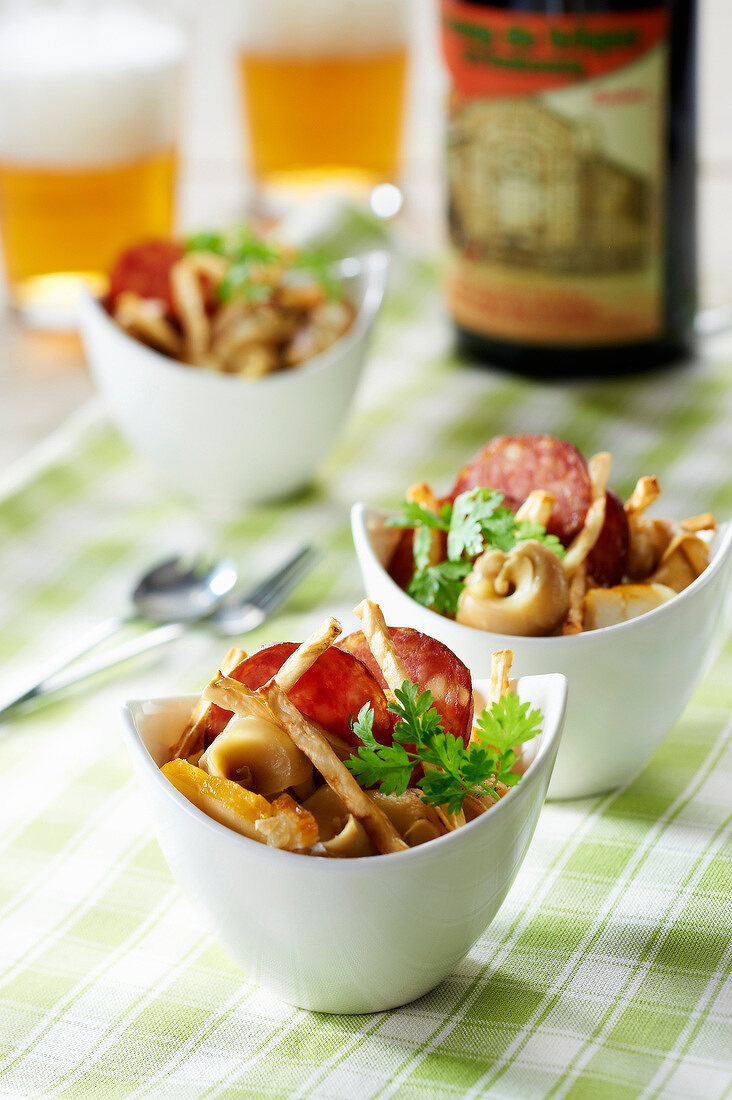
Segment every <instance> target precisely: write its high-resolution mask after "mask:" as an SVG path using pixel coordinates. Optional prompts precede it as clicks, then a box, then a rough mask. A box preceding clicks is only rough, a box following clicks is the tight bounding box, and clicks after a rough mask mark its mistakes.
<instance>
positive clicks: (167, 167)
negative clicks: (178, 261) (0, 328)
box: [0, 0, 184, 327]
mask: <svg viewBox="0 0 732 1100" xmlns="http://www.w3.org/2000/svg"><path fill="white" fill-rule="evenodd" d="M183 47H184V42H183V38H182V35H181V33H180V31H179V30H178V28H177V27H175V26H173V25H172V24H170V23H168V22H167V21H164V20H161V19H160V18H157V17H156V16H154V15H152V14H150V13H149V12H147V11H144V10H143V9H141V8H139V7H133V6H128V5H126V4H124V3H106V2H102V3H93V4H92V3H88V2H87V3H83V2H79V0H77V2H76V3H73V2H71V3H68V2H67V3H63V2H62V3H59V4H55V5H53V6H50V5H47V4H43V3H40V2H38V0H31V2H30V3H24V4H23V5H17V6H16V7H15V8H12V7H11V8H10V9H9V10H8V12H7V13H6V15H5V16H4V17H3V20H2V23H1V24H0V239H1V241H2V249H3V256H4V262H5V269H6V275H7V280H8V286H9V293H10V299H11V302H12V303H13V304H14V305H15V306H16V307H17V308H18V309H19V310H20V311H21V312H22V314H23V315H24V316H25V318H26V320H28V321H29V322H30V323H31V324H35V325H38V326H46V327H56V326H59V327H68V325H69V324H70V323H73V302H74V300H75V297H76V295H77V294H78V289H79V280H83V281H84V282H86V283H87V284H88V285H90V286H91V287H92V288H93V289H94V290H103V289H104V283H105V280H104V272H105V270H107V269H108V267H109V265H110V264H111V262H112V261H113V259H114V258H115V256H116V255H117V254H118V253H119V252H120V251H121V250H122V249H124V248H125V247H127V246H128V245H130V244H132V243H134V242H136V241H139V240H141V239H144V238H146V237H154V236H160V235H167V234H169V233H170V231H171V228H172V223H173V214H174V190H175V178H176V148H175V137H176V122H177V109H178V83H179V75H180V69H181V62H182V58H183V52H184V51H183Z"/></svg>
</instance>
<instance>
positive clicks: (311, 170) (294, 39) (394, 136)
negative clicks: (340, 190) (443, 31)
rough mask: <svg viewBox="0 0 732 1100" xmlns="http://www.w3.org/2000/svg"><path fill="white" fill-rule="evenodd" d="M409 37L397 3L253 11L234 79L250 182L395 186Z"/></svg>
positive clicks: (380, 0)
mask: <svg viewBox="0 0 732 1100" xmlns="http://www.w3.org/2000/svg"><path fill="white" fill-rule="evenodd" d="M406 37H407V28H406V5H405V3H404V2H403V0H369V3H364V4H358V5H356V4H343V3H342V2H341V0H270V2H269V3H268V4H266V5H264V4H262V5H254V4H253V5H252V6H251V8H250V10H249V12H248V19H247V24H246V27H245V33H244V36H243V43H242V48H241V51H240V55H239V80H240V91H241V97H242V112H243V116H244V118H245V121H246V125H247V129H248V137H249V145H250V149H251V159H252V168H253V171H254V174H255V175H256V176H257V178H258V179H259V180H260V181H261V182H262V183H263V184H264V185H265V186H266V185H267V184H271V185H274V186H278V185H282V186H284V187H294V188H298V187H302V186H306V187H307V186H308V185H315V186H322V185H328V184H340V185H342V186H346V187H348V186H349V185H354V186H355V187H356V188H359V187H366V188H368V187H371V186H373V185H374V184H376V183H379V182H381V181H384V180H390V179H393V178H394V176H395V175H396V173H397V169H398V162H399V145H400V134H401V125H402V115H403V110H404V98H405V95H404V93H405V84H406V74H407V42H406Z"/></svg>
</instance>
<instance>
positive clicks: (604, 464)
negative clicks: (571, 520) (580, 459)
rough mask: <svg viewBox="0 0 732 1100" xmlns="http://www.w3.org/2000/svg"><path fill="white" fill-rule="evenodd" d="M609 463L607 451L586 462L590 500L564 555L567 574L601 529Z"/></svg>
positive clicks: (594, 540)
mask: <svg viewBox="0 0 732 1100" xmlns="http://www.w3.org/2000/svg"><path fill="white" fill-rule="evenodd" d="M611 464H612V455H611V454H610V453H609V452H608V451H601V452H600V453H599V454H596V455H593V456H592V458H591V459H590V461H589V462H588V464H587V465H588V468H589V473H590V484H591V485H592V500H591V502H590V507H589V508H588V509H587V515H586V516H585V522H584V526H583V527H582V530H581V531H579V532H578V534H577V535H575V537H574V538H573V539H572V542H571V543H570V544H569V547H568V549H567V553H566V554H565V556H564V570H565V572H566V573H567V574H568V575H571V574H572V573H573V572H574V571H575V569H576V568H577V566H578V565H581V563H582V562H583V561H584V560H585V558H586V557H587V555H588V554H589V553H590V551H591V550H592V547H593V546H594V545H595V543H596V542H597V540H598V537H599V535H600V531H601V530H602V525H603V523H604V522H605V491H606V487H607V481H608V478H609V477H610V466H611Z"/></svg>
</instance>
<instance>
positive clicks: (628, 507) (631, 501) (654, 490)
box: [623, 477, 661, 519]
mask: <svg viewBox="0 0 732 1100" xmlns="http://www.w3.org/2000/svg"><path fill="white" fill-rule="evenodd" d="M660 495H661V486H660V485H659V484H658V479H657V478H655V477H639V478H638V481H637V482H636V486H635V489H634V490H633V492H632V493H631V494H630V496H629V497H628V499H627V500H626V502H625V504H624V505H623V507H624V509H625V514H626V516H627V517H628V519H630V518H631V516H639V515H641V513H643V512H645V510H646V508H650V506H651V505H652V504H653V502H654V500H658V498H659V497H660Z"/></svg>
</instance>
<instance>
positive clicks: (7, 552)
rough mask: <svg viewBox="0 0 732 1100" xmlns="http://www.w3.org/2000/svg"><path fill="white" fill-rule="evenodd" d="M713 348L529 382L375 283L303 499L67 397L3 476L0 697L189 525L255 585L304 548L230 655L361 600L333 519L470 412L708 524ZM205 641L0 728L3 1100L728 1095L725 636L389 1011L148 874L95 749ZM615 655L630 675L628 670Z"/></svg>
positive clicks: (143, 835) (142, 845)
mask: <svg viewBox="0 0 732 1100" xmlns="http://www.w3.org/2000/svg"><path fill="white" fill-rule="evenodd" d="M731 423H732V369H731V368H730V362H729V360H728V359H727V360H725V358H724V357H723V356H720V357H717V358H715V357H710V358H708V359H707V360H705V361H704V362H703V363H700V364H697V365H695V366H693V367H691V368H687V369H683V370H678V371H675V372H667V373H664V374H658V375H657V376H654V377H647V378H643V379H637V380H629V381H624V382H596V383H575V384H563V385H555V386H541V385H538V384H535V383H530V382H526V381H521V380H518V379H516V378H511V377H507V376H502V375H499V374H496V373H493V372H488V371H482V370H476V369H471V368H467V367H465V366H462V365H460V364H458V363H457V362H455V361H454V359H453V358H452V356H451V353H450V335H449V330H448V327H447V325H446V323H445V321H444V320H443V318H442V315H441V308H440V303H439V297H438V294H437V291H436V289H435V286H434V279H433V275H432V272H431V270H430V269H429V268H428V267H427V266H424V267H422V266H420V265H419V264H416V265H413V267H412V268H411V269H410V270H409V277H408V278H403V279H401V280H399V285H398V286H397V287H396V288H395V290H394V291H393V293H392V295H391V298H390V301H389V304H388V306H387V308H386V310H385V312H384V316H383V319H382V322H381V324H380V325H379V328H378V332H377V334H376V339H375V344H374V347H373V353H372V356H371V358H370V362H369V366H368V371H367V376H366V378H365V380H364V385H363V388H362V391H361V394H360V398H359V403H358V407H357V410H356V412H355V414H354V415H353V417H352V419H351V420H350V421H349V423H348V425H347V426H346V429H345V431H344V433H343V435H342V438H341V440H340V443H339V444H338V446H337V448H336V450H335V451H334V452H333V454H332V455H331V456H330V459H329V460H328V462H327V463H326V465H325V466H324V467H323V470H322V473H321V477H320V479H319V481H318V482H317V484H316V485H314V486H313V488H312V489H311V490H310V491H309V492H307V493H305V494H303V495H300V496H298V497H296V498H295V499H292V500H291V501H289V502H288V503H287V504H281V503H280V504H277V505H272V506H268V507H261V508H257V509H255V510H253V511H249V512H246V513H243V514H241V515H237V516H232V517H231V519H230V521H228V522H226V523H222V522H221V521H220V520H212V521H210V522H209V523H207V522H206V521H205V520H204V519H203V518H202V517H201V515H200V513H199V514H196V513H194V512H193V511H192V510H190V509H189V508H188V506H187V505H186V504H185V503H184V502H182V501H180V500H178V499H176V498H174V497H172V496H171V495H170V494H169V493H167V492H166V491H165V490H164V489H163V488H162V487H160V486H159V485H158V484H157V482H156V480H155V478H154V477H153V476H152V475H151V474H150V472H149V471H148V470H147V468H145V467H143V466H142V465H141V464H140V463H139V462H138V460H137V459H135V458H134V457H133V456H132V455H131V454H130V453H129V451H128V449H127V448H126V446H125V445H124V444H123V443H122V442H121V440H120V439H119V437H118V436H117V434H116V433H115V431H114V430H113V429H112V428H111V427H110V425H109V424H108V422H107V421H106V420H105V419H104V417H103V415H102V414H101V412H100V411H99V410H97V409H96V408H95V407H91V408H89V409H86V410H84V411H83V413H82V414H81V415H80V416H79V417H78V418H77V419H76V420H75V421H74V422H73V423H72V424H71V425H69V426H68V428H66V429H65V430H64V431H63V432H62V433H61V434H60V435H59V436H57V437H56V438H55V439H53V440H51V441H49V442H48V443H47V444H46V445H45V446H44V447H43V448H41V450H40V451H39V452H38V453H37V454H36V455H34V456H33V458H32V460H31V461H29V462H27V463H25V465H24V467H23V468H22V469H19V470H17V471H15V472H14V473H13V474H12V475H11V476H10V477H9V478H6V482H5V485H4V490H3V496H2V499H1V500H0V531H1V532H2V534H1V536H0V570H1V575H2V578H3V583H2V587H1V589H0V601H1V606H2V616H1V621H0V655H1V656H2V665H1V666H0V671H1V673H2V677H1V679H2V683H1V684H0V693H1V694H5V693H6V692H7V693H9V692H10V691H12V690H13V688H15V687H17V686H19V685H20V684H21V682H23V681H25V680H26V679H27V678H28V677H29V676H30V675H31V673H32V672H33V670H35V669H37V668H38V667H39V666H42V665H43V663H44V662H45V661H47V660H49V659H50V658H51V657H52V656H53V654H54V652H55V650H56V649H57V648H58V647H61V646H63V645H64V644H65V643H67V642H68V641H69V639H71V638H72V637H73V636H74V635H76V634H78V633H79V632H80V631H81V630H82V629H84V628H85V627H87V626H89V625H91V624H92V623H94V622H95V621H97V620H98V619H99V618H100V617H102V616H106V615H107V614H109V613H110V612H111V611H113V610H116V609H117V608H119V607H120V606H121V605H122V604H123V603H124V599H125V595H126V591H127V588H128V585H129V583H130V578H132V577H134V576H135V575H136V573H137V572H138V570H140V569H141V568H142V567H143V565H145V564H147V563H148V562H150V561H151V560H154V559H157V558H159V557H160V556H161V554H163V553H164V552H165V551H167V550H169V549H178V548H180V547H182V546H183V547H185V546H193V545H200V544H201V543H202V542H206V543H208V544H210V545H211V544H213V545H215V546H216V547H218V548H220V549H222V550H226V551H230V552H231V553H233V554H234V555H235V556H236V558H237V560H238V561H239V562H240V563H241V566H242V569H243V572H244V574H245V575H251V576H252V577H253V576H255V575H258V574H261V573H263V572H265V571H266V570H267V568H268V567H269V566H270V565H271V564H272V563H273V562H274V560H275V559H282V558H284V557H285V555H286V554H287V553H288V552H289V551H290V550H291V549H293V548H294V547H295V545H296V544H298V543H299V542H301V541H302V540H303V539H308V538H312V539H313V540H315V541H317V542H318V543H320V544H321V545H323V546H324V547H325V548H326V550H327V554H326V557H325V559H324V561H323V563H322V565H321V566H319V567H318V569H317V570H316V571H315V572H314V573H313V574H312V575H311V576H310V577H309V579H308V580H307V581H306V583H304V584H303V585H302V587H301V588H300V589H299V590H298V591H297V593H296V594H295V595H294V596H293V597H292V598H291V599H290V602H289V603H288V605H287V606H286V608H285V609H284V610H283V612H282V613H281V614H280V615H278V616H277V618H276V619H274V620H273V621H272V622H270V623H268V624H267V625H266V626H265V627H264V628H262V629H261V630H259V631H258V632H257V634H256V635H255V636H250V637H249V638H248V639H247V646H248V648H253V647H254V646H256V645H258V644H260V643H262V642H264V641H267V640H269V639H278V638H282V637H294V638H296V637H298V636H302V635H303V634H304V633H305V632H306V630H307V629H308V628H309V627H311V626H313V625H314V624H315V623H316V622H317V621H318V620H319V619H320V618H321V617H322V616H323V614H324V612H326V611H334V612H335V613H336V614H343V615H345V616H346V624H350V620H349V619H348V617H347V615H348V611H349V608H351V607H353V605H354V603H355V602H356V601H357V600H358V599H359V597H360V595H361V591H360V583H359V576H358V571H357V567H356V564H355V561H354V557H353V554H352V550H351V543H350V534H349V528H348V509H349V505H350V504H351V502H352V501H353V500H355V499H358V498H365V499H368V500H370V501H374V502H382V503H393V502H394V501H395V500H396V499H397V498H398V497H399V495H400V494H401V491H402V489H403V487H404V486H405V485H406V484H408V483H409V482H411V481H414V480H415V479H417V478H418V477H419V478H422V477H426V478H428V479H431V480H433V481H434V482H436V483H437V484H438V485H439V484H441V483H445V482H447V481H448V480H449V478H450V476H451V474H452V473H453V472H454V471H455V469H456V468H457V467H458V466H459V465H460V464H461V462H462V461H463V460H464V459H465V458H466V457H467V456H469V455H470V454H471V452H472V451H473V450H474V449H476V448H477V447H478V446H479V445H480V444H481V443H482V442H483V441H484V440H485V439H487V438H489V437H490V436H491V435H493V434H495V433H497V432H519V431H521V432H539V431H551V432H554V433H556V434H558V435H561V436H567V437H569V438H571V439H573V440H575V441H576V442H577V443H578V445H579V446H580V447H581V448H582V449H583V450H584V451H586V452H589V451H592V449H593V448H600V447H601V448H603V449H605V448H607V449H610V450H612V451H613V452H614V454H615V468H614V477H613V481H614V483H615V484H616V485H617V486H618V487H619V488H620V489H622V490H628V489H629V488H630V487H631V486H632V483H633V482H634V480H635V476H636V474H638V473H643V472H649V473H651V472H653V473H657V474H659V475H660V477H661V480H662V483H663V486H664V489H665V510H666V511H667V512H668V513H669V514H671V515H674V514H677V515H681V514H689V513H693V512H698V511H701V510H703V509H707V508H710V509H712V510H714V511H715V512H716V513H717V514H718V515H720V516H725V515H729V514H730V513H731V512H732V484H731V482H730V471H731V470H732V429H731V428H730V424H731ZM226 647H227V643H224V642H221V641H220V640H217V639H215V638H213V637H211V636H210V635H208V634H206V633H205V632H202V631H199V632H193V631H192V632H191V634H190V636H187V637H186V638H185V639H183V640H182V641H181V642H178V643H176V644H175V645H174V646H171V647H170V648H169V649H167V650H166V651H164V652H163V651H160V652H159V653H158V654H157V655H154V656H153V655H148V657H146V658H144V659H141V660H139V661H138V662H137V663H132V664H128V665H127V666H125V668H124V669H123V670H122V671H118V672H117V673H116V674H115V675H107V676H106V677H100V678H98V679H97V680H96V681H95V682H94V683H93V684H92V685H88V686H87V687H85V688H84V689H83V690H79V691H76V692H75V693H74V694H71V695H66V696H65V697H63V698H60V699H58V700H56V701H55V702H53V703H52V704H51V705H48V706H46V707H45V708H44V709H41V710H37V711H35V712H34V713H27V714H25V715H23V716H22V717H18V718H16V719H14V720H13V721H12V722H10V723H7V724H5V725H4V726H3V727H2V728H1V729H0V782H1V783H2V788H1V789H2V796H1V797H0V852H1V855H0V1059H1V1060H0V1096H2V1097H20V1096H22V1097H44V1098H45V1097H64V1098H68V1100H71V1098H78V1097H103V1098H109V1100H116V1098H122V1097H132V1096H135V1097H141V1096H146V1097H151V1096H152V1097H165V1098H170V1100H179V1098H188V1097H204V1096H205V1097H240V1096H241V1097H245V1096H246V1097H270V1096H271V1097H295V1096H302V1097H305V1096H308V1097H311V1096H315V1097H337V1098H341V1097H342V1098H349V1100H350V1098H361V1097H377V1096H378V1097H387V1096H404V1097H414V1098H423V1097H437V1096H492V1097H506V1098H508V1097H510V1098H530V1097H548V1096H551V1097H571V1098H572V1100H581V1098H589V1097H592V1098H595V1097H600V1098H604V1097H607V1098H609V1100H610V1098H611V1100H630V1098H631V1097H644V1098H651V1097H678V1098H679V1100H692V1098H700V1100H701V1098H704V1100H716V1098H721V1097H723V1096H725V1095H730V1071H731V1069H732V1050H731V1049H730V1035H731V1032H732V1028H731V1024H732V1019H731V1017H732V982H730V965H731V960H732V946H731V944H730V932H731V931H732V905H731V904H730V897H731V895H732V858H731V857H730V851H729V848H725V844H726V842H727V838H728V834H729V828H730V809H731V802H732V795H731V793H730V792H731V791H732V736H731V730H732V726H731V725H730V711H731V710H732V676H731V673H732V649H730V648H729V647H728V649H727V650H726V652H725V653H724V654H723V655H722V657H721V659H720V661H719V662H718V664H717V666H716V667H715V668H714V669H713V670H712V671H711V673H710V674H709V675H708V676H707V677H706V679H705V681H704V682H703V683H702V685H701V686H700V687H699V689H698V691H697V693H696V695H695V697H694V699H693V701H692V703H691V705H690V706H689V708H688V709H687V711H686V713H685V714H684V716H683V718H682V719H681V720H680V722H679V723H678V725H677V726H676V728H675V729H674V730H672V731H671V732H670V733H669V735H668V737H667V738H666V740H665V741H664V743H663V744H662V746H661V748H660V749H659V750H658V752H657V753H656V754H655V756H654V757H653V759H652V761H651V762H650V764H649V765H648V766H647V767H646V768H645V770H644V771H643V772H642V773H641V774H640V775H639V776H638V777H637V779H636V780H635V781H634V782H633V783H632V785H631V786H630V787H628V788H627V789H626V790H623V791H620V792H616V793H614V794H611V795H608V796H606V797H603V798H599V799H593V800H589V801H583V802H574V803H566V804H553V805H552V804H550V805H548V806H546V807H545V808H544V810H543V812H542V815H541V818H540V821H539V825H538V828H537V831H536V836H535V839H534V841H533V843H532V845H531V848H530V850H529V853H528V855H527V858H526V861H525V863H524V865H523V867H522V869H521V871H520V873H519V875H518V878H517V880H516V883H515V886H514V888H513V889H512V891H511V893H510V894H509V896H508V898H507V900H506V902H505V904H504V906H503V908H502V909H501V911H500V913H499V914H498V916H497V918H496V919H495V921H494V923H493V924H492V926H491V927H490V928H489V929H488V931H487V932H486V933H485V934H484V935H483V936H482V938H481V939H480V940H479V941H478V943H477V944H476V945H475V947H474V948H473V949H472V950H471V951H470V953H469V955H468V956H467V958H466V959H465V960H464V961H463V962H462V963H461V964H460V966H459V967H458V968H457V969H456V970H455V973H454V974H453V975H452V977H451V978H450V979H449V980H448V981H446V982H445V983H444V984H443V985H442V986H440V987H439V988H438V989H436V990H435V991H434V992H433V993H431V994H430V995H429V996H426V997H424V998H422V999H421V1000H420V1001H417V1002H415V1003H414V1004H411V1005H408V1006H407V1007H405V1008H402V1009H399V1010H397V1011H393V1012H387V1013H381V1014H378V1015H373V1016H361V1017H337V1016H336V1017H328V1016H323V1015H315V1014H311V1013H308V1012H303V1011H299V1010H296V1009H293V1008H291V1007H288V1006H287V1005H283V1004H281V1003H279V1002H277V1001H276V1000H274V999H273V998H272V997H270V996H269V995H268V994H266V993H264V992H263V991H261V990H260V989H258V988H257V987H255V986H254V985H252V984H251V983H250V982H249V981H248V980H247V978H246V977H245V975H243V974H242V973H241V972H240V971H239V970H237V968H236V967H235V966H234V964H233V963H232V962H231V961H230V960H229V959H228V958H227V956H226V955H225V954H224V952H223V951H222V950H221V949H220V948H219V947H218V946H217V944H216V943H215V942H214V941H213V940H212V939H211V938H209V936H208V935H207V933H206V931H205V929H204V926H203V924H202V923H201V919H200V917H199V915H198V914H197V913H196V912H194V911H193V910H192V909H190V908H189V906H188V903H187V902H186V901H185V900H184V899H183V898H182V897H181V895H180V893H179V891H178V889H177V887H176V885H175V883H174V881H173V879H172V878H171V876H170V874H169V872H168V870H167V868H166V865H165V863H164V861H163V858H162V856H161V854H160V851H159V849H158V846H157V843H156V841H155V838H154V835H153V832H152V828H151V823H150V819H149V817H148V813H147V809H146V807H145V805H144V804H143V803H142V800H141V798H140V797H139V795H138V793H137V790H136V787H135V784H134V782H133V779H132V776H131V772H130V766H129V763H128V760H127V758H126V755H125V752H124V749H123V747H122V743H121V737H120V731H119V719H118V707H119V704H120V702H121V700H123V699H124V698H126V697H129V696H141V695H147V694H151V695H152V694H166V693H172V692H175V691H177V690H179V689H183V690H195V689H196V688H197V687H198V686H200V685H201V684H202V683H203V682H204V681H205V680H206V679H207V678H208V676H209V673H210V672H211V670H212V669H213V668H214V667H215V666H216V664H217V662H218V660H219V658H220V656H221V654H222V652H223V651H224V649H225V648H226ZM641 674H642V670H639V675H641Z"/></svg>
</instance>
